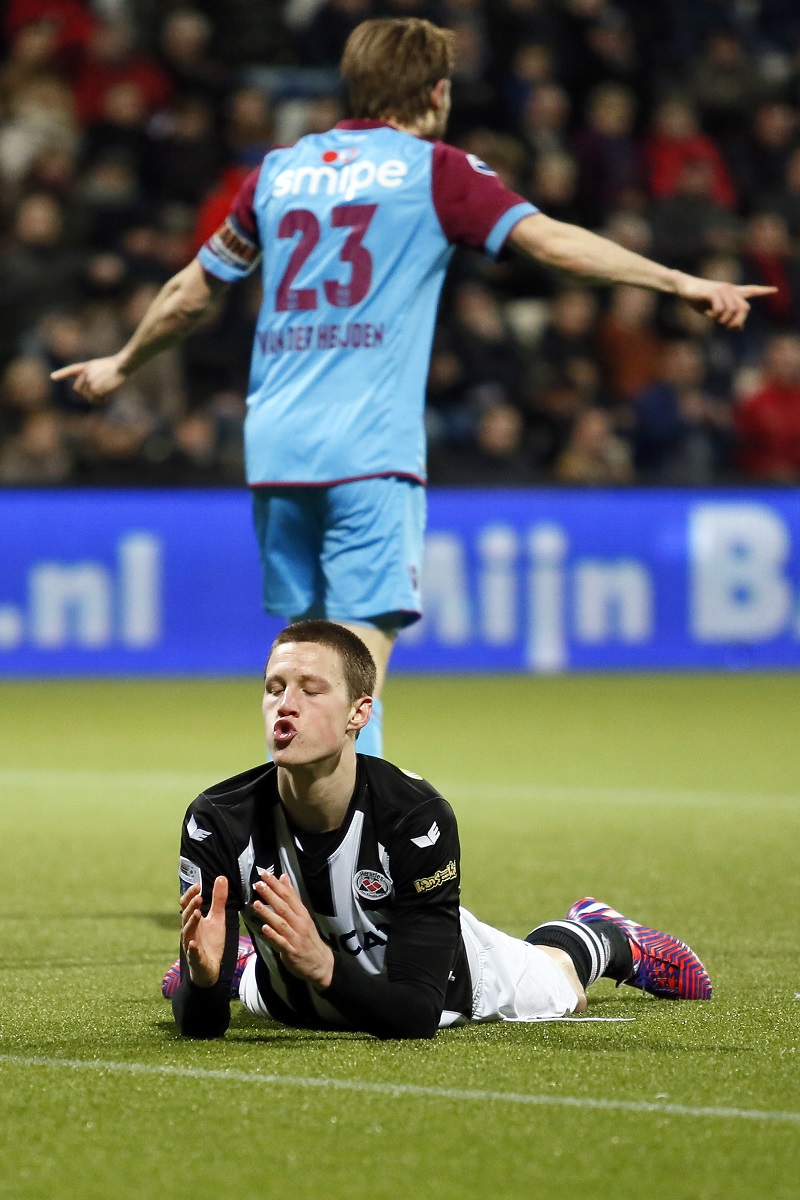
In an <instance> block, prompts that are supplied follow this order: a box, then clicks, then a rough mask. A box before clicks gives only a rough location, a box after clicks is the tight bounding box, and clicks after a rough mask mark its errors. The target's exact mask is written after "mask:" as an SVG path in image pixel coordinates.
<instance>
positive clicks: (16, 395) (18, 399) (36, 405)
mask: <svg viewBox="0 0 800 1200" xmlns="http://www.w3.org/2000/svg"><path fill="white" fill-rule="evenodd" d="M54 386H55V385H54V384H52V383H51V382H50V379H49V378H48V372H47V368H46V366H45V365H44V363H42V361H41V360H40V359H39V358H36V357H34V356H31V355H29V356H26V357H20V358H15V359H13V360H12V361H11V362H10V363H9V364H8V366H7V367H6V369H5V370H4V371H3V374H2V376H0V445H2V443H3V441H4V440H5V439H6V438H11V437H15V436H16V435H17V434H18V433H20V431H21V430H22V427H23V425H24V424H25V422H26V420H27V419H28V418H29V417H30V416H33V415H35V414H36V413H39V412H44V411H45V410H46V409H47V408H49V406H50V402H51V397H52V394H53V390H54Z"/></svg>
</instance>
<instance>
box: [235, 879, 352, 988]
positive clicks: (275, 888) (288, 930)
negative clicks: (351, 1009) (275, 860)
mask: <svg viewBox="0 0 800 1200" xmlns="http://www.w3.org/2000/svg"><path fill="white" fill-rule="evenodd" d="M256 891H257V892H258V894H259V896H260V897H261V899H260V900H256V901H255V903H254V904H253V908H254V909H255V911H256V912H257V913H258V915H259V917H260V918H261V920H262V921H263V922H264V924H263V925H262V927H261V931H262V933H263V934H264V937H266V938H267V939H268V940H269V941H270V942H271V943H272V945H273V946H274V947H275V949H276V950H277V951H278V953H279V954H280V956H281V960H282V961H283V962H284V963H285V964H286V967H287V968H288V970H290V971H291V972H292V974H293V975H297V976H298V978H300V979H307V980H308V982H309V983H314V984H316V985H317V986H318V987H322V988H326V987H329V986H330V982H331V979H332V977H333V952H332V951H331V948H330V946H328V945H326V943H325V942H323V940H322V938H321V937H320V936H319V932H318V931H317V927H316V925H315V924H314V921H313V919H312V917H311V913H310V912H309V911H308V909H307V908H306V906H305V904H303V901H302V900H301V899H300V897H299V896H298V894H297V892H296V891H295V889H294V887H293V886H292V882H291V880H290V879H289V877H288V875H280V876H276V875H269V874H268V873H267V872H266V871H262V872H261V882H260V883H257V884H256Z"/></svg>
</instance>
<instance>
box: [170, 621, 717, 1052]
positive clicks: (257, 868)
mask: <svg viewBox="0 0 800 1200" xmlns="http://www.w3.org/2000/svg"><path fill="white" fill-rule="evenodd" d="M374 682H375V664H374V662H373V660H372V657H371V655H370V654H369V651H368V650H367V648H366V646H365V645H364V644H363V643H362V642H361V641H360V639H359V638H358V637H357V636H356V635H355V634H354V633H352V631H350V630H348V629H345V628H344V627H343V626H341V625H336V624H333V623H330V622H327V621H304V622H300V623H298V624H295V625H290V626H288V627H287V628H286V629H285V630H283V632H282V633H281V634H279V635H278V637H277V638H276V639H275V642H274V643H273V645H272V649H271V652H270V656H269V661H268V662H267V667H266V672H265V686H264V700H263V705H262V707H263V712H264V719H265V722H266V730H267V741H268V744H269V749H270V753H271V755H272V759H273V761H272V762H271V763H268V764H266V765H259V766H257V767H253V768H251V769H250V770H249V771H245V772H243V773H242V774H241V775H236V776H234V778H232V779H228V780H226V781H225V782H224V783H220V784H217V785H216V786H215V787H212V788H210V789H209V790H208V791H206V792H204V793H203V794H202V795H201V796H199V797H198V799H197V800H195V801H194V803H193V804H192V805H191V806H190V808H189V810H188V812H187V814H186V819H185V821H184V827H183V839H182V843H181V859H180V880H181V889H182V893H183V894H182V896H181V909H182V929H181V957H180V960H179V962H177V963H175V964H174V965H173V966H172V967H171V968H170V970H169V971H168V972H167V975H166V977H165V979H164V982H163V984H162V990H163V992H164V995H165V996H167V997H171V998H172V1006H173V1011H174V1014H175V1019H176V1021H177V1023H178V1027H179V1028H180V1030H181V1032H182V1033H183V1034H185V1035H187V1036H188V1037H205V1038H208V1037H220V1036H221V1035H222V1034H224V1032H225V1030H226V1029H227V1027H228V1023H229V1020H230V1000H231V997H238V999H239V1000H241V1001H242V1003H243V1004H244V1006H245V1008H247V1009H248V1010H249V1011H250V1012H252V1013H254V1014H256V1015H257V1016H260V1017H264V1018H267V1019H272V1020H276V1021H280V1022H283V1023H284V1024H287V1025H296V1026H303V1027H306V1028H314V1029H331V1028H338V1029H356V1030H364V1031H366V1032H368V1033H372V1034H375V1035H376V1036H378V1037H384V1038H390V1037H398V1038H399V1037H433V1035H434V1034H435V1033H436V1030H437V1029H440V1028H443V1027H446V1026H451V1025H461V1024H464V1023H466V1022H470V1021H496V1020H504V1021H536V1020H543V1019H547V1018H552V1017H561V1016H564V1015H565V1014H567V1013H572V1012H583V1011H584V1010H585V1008H586V988H587V987H588V986H589V985H590V984H591V983H594V981H595V980H596V979H598V978H599V977H600V976H601V975H605V976H610V977H611V978H612V979H616V980H617V981H618V983H628V984H630V985H631V986H632V987H637V988H641V989H642V990H644V991H646V992H650V993H652V994H653V995H655V996H662V997H666V998H674V999H689V1000H694V999H708V998H709V997H710V995H711V984H710V981H709V978H708V976H707V974H706V972H705V970H704V968H703V965H702V963H701V962H700V960H699V959H698V958H697V956H696V955H695V954H694V953H693V951H691V950H690V949H689V947H688V946H685V945H684V944H683V943H682V942H679V941H678V940H677V939H676V938H673V937H671V936H669V935H668V934H664V933H659V932H657V931H656V930H652V929H647V928H645V927H644V926H642V925H638V924H636V923H635V922H633V921H630V920H628V919H626V918H625V917H622V916H621V915H620V914H619V913H617V912H615V911H614V909H612V908H609V907H608V906H606V905H604V904H601V903H598V902H597V901H595V900H592V899H583V900H578V901H577V902H576V903H575V904H573V905H572V907H571V908H570V910H569V912H568V913H567V919H566V920H564V921H550V922H547V923H545V924H544V925H539V926H537V928H536V929H534V930H533V932H532V933H530V934H529V935H528V937H527V938H526V939H525V940H524V941H522V940H520V939H518V938H513V937H509V936H508V935H507V934H505V933H501V932H499V931H498V930H496V929H492V928H490V927H489V926H488V925H484V924H483V923H482V922H480V921H478V920H476V918H475V917H473V916H472V914H471V913H469V912H467V911H466V910H465V909H463V908H460V907H459V902H458V901H459V844H458V829H457V826H456V820H455V816H454V814H453V811H452V809H451V808H450V806H449V805H448V804H447V802H446V801H445V800H444V799H443V798H442V797H441V796H440V795H439V794H438V792H437V791H436V790H435V789H434V788H433V787H431V785H430V784H429V783H426V782H425V780H423V779H421V778H420V777H419V776H417V775H411V774H408V773H407V772H405V771H401V770H399V769H398V768H397V767H394V766H392V765H391V764H390V763H388V762H385V761H383V760H382V759H379V758H375V757H371V756H368V755H357V754H356V737H357V736H358V733H359V731H360V730H361V729H363V728H364V726H365V725H366V723H367V721H368V720H369V717H370V708H371V691H372V688H373V686H374ZM240 914H241V917H242V919H243V921H244V924H245V926H246V927H247V930H248V933H249V935H250V937H249V938H246V937H243V938H240V937H239V916H240Z"/></svg>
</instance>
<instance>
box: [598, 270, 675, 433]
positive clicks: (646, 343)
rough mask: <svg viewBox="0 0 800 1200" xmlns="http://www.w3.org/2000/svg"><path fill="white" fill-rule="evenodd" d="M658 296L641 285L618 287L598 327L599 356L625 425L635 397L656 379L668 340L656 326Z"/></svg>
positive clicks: (616, 406) (628, 423) (610, 392)
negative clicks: (665, 340)
mask: <svg viewBox="0 0 800 1200" xmlns="http://www.w3.org/2000/svg"><path fill="white" fill-rule="evenodd" d="M656 308H657V298H656V296H655V295H654V293H652V292H644V291H642V290H641V288H631V287H616V288H614V290H613V292H612V293H611V298H610V302H609V304H608V307H607V309H606V311H605V313H604V315H603V316H602V317H601V319H600V322H599V325H598V330H597V341H596V346H597V355H598V359H599V363H600V366H601V369H602V371H603V375H604V378H605V381H606V386H607V388H608V391H609V397H610V401H611V404H612V405H613V407H614V408H615V409H616V410H617V412H618V416H619V420H620V422H621V424H622V426H623V427H624V428H630V420H629V419H628V415H629V412H630V406H631V404H632V402H633V399H634V397H635V396H637V395H638V393H639V392H640V391H642V389H643V388H645V387H647V386H648V385H649V384H651V383H652V382H653V380H654V379H655V378H656V376H657V375H658V371H659V368H660V366H661V357H662V351H663V346H664V339H663V337H662V336H661V335H660V333H659V332H658V331H657V328H656Z"/></svg>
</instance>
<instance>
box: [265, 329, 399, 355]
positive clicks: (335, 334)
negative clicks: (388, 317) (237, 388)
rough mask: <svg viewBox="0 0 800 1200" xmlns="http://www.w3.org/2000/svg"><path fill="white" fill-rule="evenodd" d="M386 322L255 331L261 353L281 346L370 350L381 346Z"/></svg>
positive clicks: (297, 348) (279, 350)
mask: <svg viewBox="0 0 800 1200" xmlns="http://www.w3.org/2000/svg"><path fill="white" fill-rule="evenodd" d="M385 332H386V326H385V325H384V324H381V325H373V324H372V322H370V321H363V322H362V321H351V322H349V323H348V324H347V325H336V324H328V323H327V322H326V323H324V324H321V325H290V326H289V327H288V329H261V330H259V331H258V333H257V334H256V341H257V342H258V348H259V350H260V351H261V353H262V354H281V353H282V352H283V351H285V350H371V349H372V348H373V347H374V346H382V345H383V338H384V334H385Z"/></svg>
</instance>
